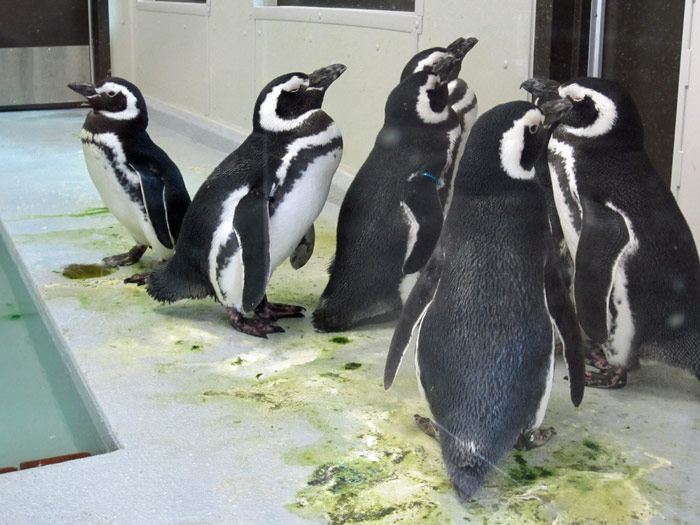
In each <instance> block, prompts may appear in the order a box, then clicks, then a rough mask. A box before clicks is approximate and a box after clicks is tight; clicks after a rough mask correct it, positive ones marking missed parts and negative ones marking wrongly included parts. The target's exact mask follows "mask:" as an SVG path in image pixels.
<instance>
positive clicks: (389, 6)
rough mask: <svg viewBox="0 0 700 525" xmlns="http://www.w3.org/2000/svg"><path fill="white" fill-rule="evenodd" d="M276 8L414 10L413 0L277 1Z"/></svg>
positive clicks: (414, 3)
mask: <svg viewBox="0 0 700 525" xmlns="http://www.w3.org/2000/svg"><path fill="white" fill-rule="evenodd" d="M277 5H278V6H280V7H281V6H294V7H344V8H348V9H379V10H383V11H408V12H411V13H412V12H413V11H414V10H415V8H416V2H415V0H277Z"/></svg>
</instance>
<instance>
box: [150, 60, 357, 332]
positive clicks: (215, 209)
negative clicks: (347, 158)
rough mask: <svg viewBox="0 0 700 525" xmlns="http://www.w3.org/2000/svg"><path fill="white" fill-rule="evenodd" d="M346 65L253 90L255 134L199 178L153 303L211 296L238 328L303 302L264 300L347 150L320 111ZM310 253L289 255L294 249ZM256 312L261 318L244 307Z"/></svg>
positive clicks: (293, 311)
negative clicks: (276, 271) (203, 178)
mask: <svg viewBox="0 0 700 525" xmlns="http://www.w3.org/2000/svg"><path fill="white" fill-rule="evenodd" d="M343 71H345V66H343V65H342V64H333V65H331V66H328V67H325V68H322V69H319V70H317V71H314V72H313V73H311V74H310V75H305V74H304V73H289V74H286V75H282V76H280V77H278V78H276V79H274V80H273V81H271V82H270V83H269V84H268V85H267V86H265V88H263V90H262V92H261V93H260V95H259V96H258V99H257V102H256V103H255V109H254V113H253V115H254V116H253V132H252V133H251V134H250V135H249V136H248V138H246V140H245V141H244V142H243V144H241V145H240V146H239V147H238V149H236V150H235V151H234V152H233V153H231V154H230V155H229V156H228V157H226V158H225V159H224V160H223V161H222V162H221V164H219V165H218V166H217V167H216V168H215V169H214V171H213V172H212V174H211V175H210V176H209V177H208V178H207V180H206V181H204V184H202V186H201V188H200V189H199V191H198V192H197V194H196V195H195V197H194V199H193V201H192V204H191V206H190V208H189V210H188V212H187V214H186V216H185V220H184V222H183V225H182V232H181V235H180V241H179V243H178V249H177V251H176V252H175V255H174V257H173V258H172V259H171V260H170V262H169V263H168V264H166V265H164V266H161V267H159V268H157V269H156V270H155V271H154V272H153V273H152V274H151V277H150V279H149V283H148V293H149V294H150V295H151V296H152V297H154V298H155V299H156V300H158V301H162V302H172V301H176V300H178V299H183V298H187V297H192V298H203V297H207V296H214V297H216V298H217V299H218V301H219V302H220V303H221V304H222V305H224V306H225V307H226V309H227V311H228V313H229V319H230V321H231V324H232V325H233V327H234V328H235V329H236V330H239V331H241V332H243V333H246V334H250V335H255V336H259V337H266V334H269V333H272V332H281V331H283V330H282V328H281V327H279V326H276V325H274V324H272V321H274V320H276V319H278V318H281V317H299V316H301V315H302V314H301V311H302V310H303V309H302V308H301V307H299V306H292V305H282V304H273V303H268V301H267V297H266V295H265V289H266V288H267V283H268V281H269V279H270V276H271V273H272V272H273V271H274V269H275V268H276V267H277V266H279V265H280V264H281V263H282V261H283V260H284V259H286V258H287V257H290V255H291V256H292V263H293V265H294V266H295V267H298V266H300V265H301V264H303V262H305V260H306V259H308V256H309V255H310V254H309V253H308V252H309V249H312V246H310V244H309V242H308V238H309V232H311V231H312V228H313V222H314V220H315V219H316V217H317V216H318V215H319V213H320V212H321V209H322V208H323V205H324V204H325V202H326V198H327V196H328V191H329V189H330V184H331V179H332V177H333V175H334V174H335V171H336V169H337V168H338V165H339V164H340V158H341V156H342V151H343V139H342V137H341V135H340V131H339V130H338V127H337V126H336V124H335V122H334V121H333V119H331V118H330V117H329V116H328V115H327V114H326V113H325V112H324V111H323V110H322V109H321V105H322V103H323V98H324V95H325V93H326V90H327V89H328V87H329V86H330V85H331V84H332V83H333V81H334V80H336V79H337V78H338V77H339V76H340V75H341V74H342V73H343ZM299 247H301V249H302V250H303V251H304V252H306V254H305V255H304V256H303V257H302V258H301V261H300V260H299V258H298V257H295V253H296V252H295V251H296V250H297V248H299ZM253 310H254V311H255V314H256V316H257V318H247V317H244V316H243V315H242V313H243V312H250V311H253Z"/></svg>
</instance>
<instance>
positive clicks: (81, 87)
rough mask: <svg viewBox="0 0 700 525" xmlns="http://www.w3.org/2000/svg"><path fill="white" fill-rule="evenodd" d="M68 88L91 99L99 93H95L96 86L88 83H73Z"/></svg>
mask: <svg viewBox="0 0 700 525" xmlns="http://www.w3.org/2000/svg"><path fill="white" fill-rule="evenodd" d="M68 87H69V88H70V89H72V90H73V91H75V92H76V93H79V94H81V95H82V96H84V97H85V98H90V97H94V96H96V95H97V91H95V86H93V85H92V84H89V83H87V82H71V83H70V84H68Z"/></svg>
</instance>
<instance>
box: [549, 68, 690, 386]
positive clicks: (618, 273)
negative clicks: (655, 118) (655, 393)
mask: <svg viewBox="0 0 700 525" xmlns="http://www.w3.org/2000/svg"><path fill="white" fill-rule="evenodd" d="M555 89H556V91H555ZM549 91H550V92H555V93H556V94H557V95H558V96H559V97H561V98H562V99H566V100H568V102H569V103H570V104H571V106H572V107H571V109H570V110H569V111H568V112H567V113H566V115H565V116H564V117H563V118H562V120H561V124H560V125H559V126H558V127H557V129H556V130H555V131H554V133H553V135H552V138H551V139H550V141H549V158H550V171H551V176H552V185H553V187H554V189H555V193H554V194H555V198H556V205H557V211H558V213H559V218H560V220H561V224H562V227H563V230H564V235H565V238H566V242H567V245H568V247H569V251H570V252H571V254H572V257H573V259H574V297H575V303H576V310H577V314H578V319H579V322H580V324H581V328H582V329H583V331H584V333H585V334H586V335H587V336H588V337H589V338H590V340H591V342H592V343H593V344H595V345H597V346H598V347H599V348H602V352H595V353H593V354H592V355H591V357H592V361H593V362H592V364H593V365H594V366H595V367H597V368H598V369H599V372H596V373H591V374H588V378H587V384H589V385H590V386H596V387H603V388H614V387H621V386H624V385H625V383H626V379H627V373H626V372H627V370H629V369H633V368H635V367H637V366H638V364H639V360H640V359H642V358H648V359H653V360H657V361H662V362H665V363H667V364H669V365H672V366H677V367H681V368H684V369H687V370H690V371H691V372H693V373H695V374H696V375H697V376H698V378H700V264H699V262H698V254H697V249H696V246H695V242H694V241H693V236H692V233H691V231H690V229H689V227H688V224H687V223H686V221H685V218H684V217H683V215H682V213H681V211H680V209H679V208H678V205H677V203H676V201H675V199H674V198H673V195H672V194H671V191H670V190H669V188H668V187H667V186H666V185H665V184H664V183H663V181H662V180H661V178H660V177H659V175H658V174H657V173H656V171H655V170H654V168H653V166H652V165H651V163H650V161H649V158H648V157H647V154H646V152H645V150H644V142H643V140H644V137H643V129H642V123H641V120H640V117H639V113H638V111H637V107H636V105H635V103H634V101H633V100H632V98H631V96H630V95H629V93H627V91H626V90H625V89H624V88H622V86H620V85H619V84H617V83H615V82H612V81H609V80H604V79H600V78H588V77H586V78H579V79H576V80H572V81H570V82H567V83H565V84H562V85H561V86H558V87H556V86H551V87H550V88H549Z"/></svg>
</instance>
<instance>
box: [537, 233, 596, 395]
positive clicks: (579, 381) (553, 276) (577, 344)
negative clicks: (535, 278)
mask: <svg viewBox="0 0 700 525" xmlns="http://www.w3.org/2000/svg"><path fill="white" fill-rule="evenodd" d="M544 286H545V293H546V294H547V307H548V308H549V315H550V316H551V317H552V319H553V320H554V324H555V325H556V327H557V330H558V331H559V336H560V337H561V340H562V344H563V345H564V361H565V362H566V367H567V368H568V370H569V392H570V395H571V402H572V403H573V404H574V406H579V405H580V404H581V400H582V399H583V391H584V387H585V380H586V359H585V352H584V350H583V343H582V341H581V332H580V330H579V325H578V320H577V318H576V312H575V311H574V305H573V304H572V303H571V299H570V298H569V291H568V289H567V288H566V285H565V284H564V280H563V279H562V276H561V274H560V273H559V268H558V266H557V258H556V254H555V250H554V247H553V246H552V249H551V250H550V256H549V257H548V258H547V264H546V266H545V282H544Z"/></svg>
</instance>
